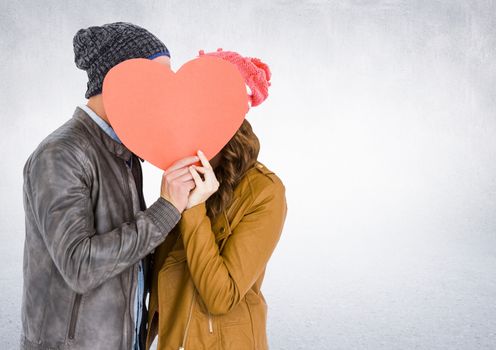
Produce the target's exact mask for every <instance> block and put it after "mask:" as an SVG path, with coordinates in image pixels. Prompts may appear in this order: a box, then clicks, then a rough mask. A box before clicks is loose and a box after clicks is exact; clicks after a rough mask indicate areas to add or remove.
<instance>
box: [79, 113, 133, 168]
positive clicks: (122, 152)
mask: <svg viewBox="0 0 496 350" xmlns="http://www.w3.org/2000/svg"><path fill="white" fill-rule="evenodd" d="M73 118H76V119H78V120H80V121H81V122H82V124H83V125H84V126H85V127H86V129H87V130H88V131H89V133H90V134H91V135H92V136H93V137H95V138H96V139H97V140H98V141H99V142H101V143H103V144H104V145H105V148H107V149H108V150H109V151H110V152H111V153H113V154H115V155H116V156H117V157H119V158H122V159H124V160H125V161H129V159H130V158H131V156H132V154H133V153H132V152H131V151H130V150H129V149H128V148H127V147H126V146H124V144H121V143H119V142H117V141H115V140H114V139H112V138H111V137H110V136H109V135H107V133H106V132H105V131H103V130H102V128H100V126H99V125H98V124H97V123H95V121H94V120H93V119H91V117H90V116H89V115H88V114H87V113H86V112H85V111H84V110H82V109H81V108H79V107H76V110H75V111H74V115H73ZM140 160H141V161H142V162H143V159H141V158H140Z"/></svg>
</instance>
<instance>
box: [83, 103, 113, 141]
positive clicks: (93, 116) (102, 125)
mask: <svg viewBox="0 0 496 350" xmlns="http://www.w3.org/2000/svg"><path fill="white" fill-rule="evenodd" d="M79 108H81V109H82V110H83V111H85V112H86V113H87V114H88V115H89V116H90V117H91V119H93V120H94V121H95V123H97V124H98V126H100V128H102V130H103V131H105V133H106V134H107V135H109V136H110V137H111V138H113V139H114V140H115V141H117V142H119V143H122V142H121V140H120V139H119V137H118V136H117V134H116V133H115V131H114V129H112V127H111V126H110V125H108V123H107V122H106V121H105V120H103V119H102V118H101V117H100V116H99V115H98V114H96V113H95V112H94V111H93V110H92V109H91V108H90V107H88V106H87V105H85V104H80V105H79Z"/></svg>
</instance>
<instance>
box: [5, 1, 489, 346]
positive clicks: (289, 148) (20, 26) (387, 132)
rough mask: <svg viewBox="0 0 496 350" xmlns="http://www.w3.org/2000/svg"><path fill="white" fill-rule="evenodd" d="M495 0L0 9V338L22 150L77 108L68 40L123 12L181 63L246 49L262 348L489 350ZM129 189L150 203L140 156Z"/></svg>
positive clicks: (17, 288) (77, 80) (14, 330)
mask: <svg viewBox="0 0 496 350" xmlns="http://www.w3.org/2000/svg"><path fill="white" fill-rule="evenodd" d="M495 13H496V2H495V1H488V0H486V1H482V0H474V1H462V0H446V1H436V0H425V1H420V0H418V1H413V0H412V1H402V0H398V1H393V0H389V1H387V0H383V1H380V0H376V1H373V0H371V1H365V0H353V1H261V0H260V1H248V0H246V1H227V0H224V1H208V2H207V1H179V0H177V1H168V0H162V1H140V2H138V1H136V2H135V1H125V2H124V1H93V0H91V1H54V0H50V1H36V0H28V1H8V0H2V1H1V3H0V52H1V55H0V63H1V64H0V77H1V80H0V118H1V119H0V122H1V124H0V125H1V127H0V165H1V176H2V177H1V181H0V190H1V196H0V206H1V207H0V208H1V211H0V238H1V242H2V244H0V287H1V291H0V294H1V296H0V348H2V349H15V348H17V347H18V339H19V333H20V301H21V290H22V249H23V241H24V213H23V208H22V167H23V165H24V162H25V160H26V159H27V157H28V156H29V154H30V153H31V152H32V150H34V148H35V147H36V146H37V145H38V143H39V142H40V141H41V140H42V139H43V138H44V137H45V136H46V135H48V134H49V133H50V132H51V131H53V130H55V129H56V128H57V127H58V126H60V125H61V124H62V123H63V122H65V121H66V120H67V119H68V118H70V117H71V116H72V113H73V111H74V109H75V106H76V105H77V104H79V103H81V102H84V101H85V100H84V92H85V90H86V77H85V74H84V72H82V71H79V70H78V69H77V68H76V67H75V65H74V62H73V60H74V57H73V51H72V37H73V35H74V34H75V32H76V31H77V30H78V29H80V28H82V27H88V26H90V25H99V24H103V23H108V22H113V21H118V20H124V21H130V22H134V23H136V24H139V25H142V26H144V27H146V28H147V29H149V30H150V31H152V32H153V33H155V34H156V35H157V36H158V37H159V38H161V39H162V40H163V41H164V42H165V44H166V45H167V46H168V48H169V49H170V51H171V54H172V65H173V68H174V69H177V68H179V67H180V66H181V64H183V63H184V62H186V61H187V60H189V59H192V58H193V57H195V56H196V55H197V54H198V50H200V49H205V50H206V51H213V50H215V49H217V48H218V47H222V48H223V49H224V50H235V51H238V52H240V53H242V54H244V55H248V56H255V57H260V58H262V59H263V60H264V61H266V62H267V63H268V64H269V65H270V67H271V70H272V73H273V79H272V86H271V91H270V97H269V98H268V100H267V101H266V102H265V103H263V104H262V105H261V106H259V107H257V108H253V109H252V110H251V111H250V113H249V115H248V116H247V118H248V119H249V120H250V121H251V123H252V125H253V127H254V129H255V132H256V133H257V135H258V136H259V138H260V140H261V144H262V150H261V154H260V161H262V162H263V163H265V164H266V166H267V167H268V168H270V169H272V170H273V171H275V172H276V174H278V175H279V177H280V178H281V179H282V180H283V182H284V183H285V185H286V188H287V200H288V217H287V221H286V225H285V229H284V232H283V235H282V238H281V241H280V244H279V245H278V247H277V249H276V252H275V253H274V255H273V257H272V259H271V261H270V263H269V266H268V270H267V273H266V279H265V284H264V286H263V288H262V290H263V291H264V293H265V295H266V298H267V301H268V304H269V326H268V333H269V337H270V344H271V348H272V349H352V350H354V349H367V350H368V349H428V350H433V349H469V350H472V349H495V348H496V300H495V298H496V216H495V215H494V213H495V210H496V177H495V176H496V121H495V110H496V109H495V107H496V102H495V101H496V100H495V93H496V87H495V78H496V63H495V62H496V49H495V47H496V29H495V28H496V17H495ZM144 172H145V181H146V183H145V195H146V199H147V203H148V204H150V203H151V202H152V201H154V200H155V198H157V196H158V194H159V184H160V172H159V171H158V169H156V168H154V167H152V166H150V165H149V164H148V165H147V166H146V167H145V169H144Z"/></svg>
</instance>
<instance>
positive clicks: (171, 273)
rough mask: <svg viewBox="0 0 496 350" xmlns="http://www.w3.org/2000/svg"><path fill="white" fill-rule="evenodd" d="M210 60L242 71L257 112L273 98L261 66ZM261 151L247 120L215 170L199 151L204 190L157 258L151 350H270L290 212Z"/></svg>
mask: <svg viewBox="0 0 496 350" xmlns="http://www.w3.org/2000/svg"><path fill="white" fill-rule="evenodd" d="M203 54H204V53H203V51H200V55H203ZM207 55H214V56H218V57H221V58H223V59H226V60H229V61H230V62H233V63H234V64H236V65H237V66H238V68H239V70H240V72H241V73H242V75H243V76H244V78H245V82H246V84H247V85H248V86H249V87H250V89H251V92H252V93H251V95H250V97H251V106H256V105H258V104H260V103H261V102H262V101H263V100H264V99H265V98H266V97H267V95H268V91H267V90H268V86H269V85H270V83H269V79H270V71H269V69H268V67H267V66H266V65H265V64H263V63H262V62H261V61H260V60H258V59H251V58H244V57H241V56H239V55H238V54H236V53H234V52H229V51H222V49H219V50H218V51H217V52H213V53H209V54H207ZM258 152H259V142H258V138H257V137H256V135H255V134H254V133H253V131H252V128H251V126H250V123H249V122H248V121H247V120H246V119H245V120H244V122H243V124H242V125H241V127H240V128H239V130H238V131H237V132H236V134H235V135H234V136H233V137H232V139H231V140H230V141H229V143H228V144H227V145H226V146H225V147H224V148H223V149H222V150H221V152H219V154H217V155H216V156H215V157H214V158H213V159H212V160H211V163H210V162H209V161H208V160H207V159H206V158H205V156H204V155H203V153H201V152H198V156H199V157H200V159H201V163H202V166H192V167H190V171H191V174H192V176H193V178H194V181H195V184H196V187H195V188H194V190H192V191H191V193H190V196H189V198H188V205H187V207H186V210H185V211H184V212H183V214H182V218H181V220H180V221H179V223H178V225H177V226H176V227H175V228H174V230H173V231H172V232H171V233H170V234H169V236H167V239H166V240H165V241H164V243H163V244H162V245H161V246H160V247H158V248H157V249H156V251H155V258H154V259H155V261H154V265H153V277H152V278H153V283H152V288H151V296H150V312H149V319H148V322H149V327H148V336H147V349H148V348H149V347H150V345H151V343H152V341H153V339H154V338H155V336H156V335H157V334H158V350H165V349H174V350H177V349H188V350H189V349H193V350H198V349H233V350H243V349H267V348H268V343H267V336H266V319H267V305H266V303H265V299H264V296H263V294H262V292H261V291H260V287H261V284H262V281H263V277H264V273H265V268H266V265H267V262H268V260H269V258H270V256H271V254H272V252H273V250H274V248H275V246H276V244H277V242H278V240H279V237H280V234H281V231H282V228H283V224H284V221H285V218H286V211H287V206H286V198H285V187H284V185H283V183H282V182H281V180H280V179H279V177H278V176H277V175H276V174H275V173H274V172H272V171H271V170H269V169H268V168H267V167H265V166H264V165H263V164H262V163H260V162H258V161H257V156H258ZM202 177H203V178H202Z"/></svg>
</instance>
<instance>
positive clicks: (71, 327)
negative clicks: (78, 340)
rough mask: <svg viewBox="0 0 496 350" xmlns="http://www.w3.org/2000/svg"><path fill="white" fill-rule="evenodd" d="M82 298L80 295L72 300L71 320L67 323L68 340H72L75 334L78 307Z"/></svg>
mask: <svg viewBox="0 0 496 350" xmlns="http://www.w3.org/2000/svg"><path fill="white" fill-rule="evenodd" d="M82 297H83V296H82V295H81V294H76V297H75V298H74V304H73V305H72V310H71V319H70V321H69V334H68V338H69V339H70V340H73V339H74V334H75V333H76V324H77V319H78V314H79V307H80V305H81V298H82Z"/></svg>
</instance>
